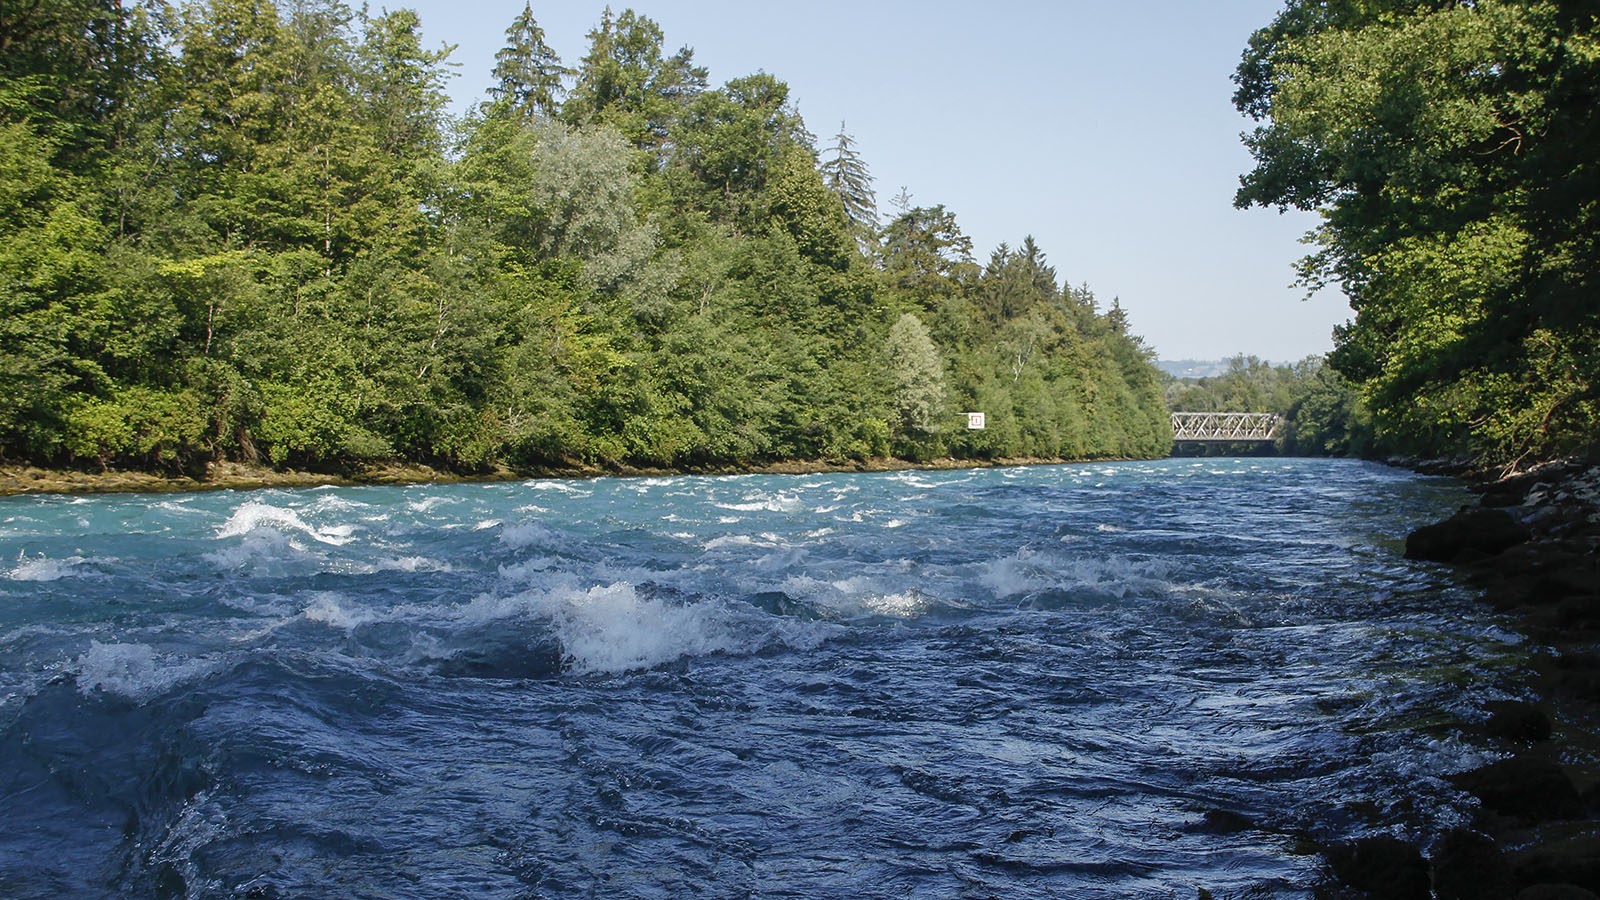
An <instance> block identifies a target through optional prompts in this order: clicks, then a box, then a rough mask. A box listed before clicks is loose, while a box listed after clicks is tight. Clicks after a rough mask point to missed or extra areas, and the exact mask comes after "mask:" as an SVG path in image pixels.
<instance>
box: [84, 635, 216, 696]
mask: <svg viewBox="0 0 1600 900" xmlns="http://www.w3.org/2000/svg"><path fill="white" fill-rule="evenodd" d="M215 668H216V664H215V663H213V662H209V661H206V660H199V659H186V658H175V657H172V656H167V655H163V654H159V653H157V652H156V650H155V648H154V647H151V646H149V645H147V644H102V643H100V642H99V641H90V642H89V649H88V650H87V651H85V652H84V653H83V655H81V656H79V657H78V658H77V659H76V660H74V661H73V662H72V664H71V665H70V666H69V670H70V671H71V672H72V673H73V674H74V675H75V676H76V677H77V681H78V691H79V693H81V694H83V695H84V696H85V697H89V696H93V695H94V692H95V691H101V692H103V693H107V694H115V695H117V696H120V697H125V698H127V699H129V700H133V701H135V702H137V703H145V702H148V701H149V700H152V699H154V698H156V697H158V696H160V695H161V694H164V693H166V692H167V691H169V690H171V689H172V688H174V687H177V686H178V685H179V684H182V683H184V682H187V681H192V680H194V679H196V678H199V677H202V676H204V675H206V674H207V673H209V672H211V671H213V670H214V669H215Z"/></svg>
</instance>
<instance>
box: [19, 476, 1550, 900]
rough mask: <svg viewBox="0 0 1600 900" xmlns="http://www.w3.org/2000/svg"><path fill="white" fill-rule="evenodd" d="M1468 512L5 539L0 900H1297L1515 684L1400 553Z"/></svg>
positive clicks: (648, 522) (1307, 502)
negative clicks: (676, 899)
mask: <svg viewBox="0 0 1600 900" xmlns="http://www.w3.org/2000/svg"><path fill="white" fill-rule="evenodd" d="M1460 493H1461V492H1460V489H1459V488H1458V487H1457V486H1455V485H1454V484H1452V483H1450V482H1446V481H1441V480H1431V479H1424V478H1418V477H1415V476H1412V475H1409V474H1406V473H1402V472H1398V471H1394V470H1388V469H1384V468H1381V467H1375V466H1369V465H1365V464H1360V463H1353V462H1329V461H1284V460H1170V461H1161V462H1150V463H1125V464H1094V465H1082V466H1055V467H1039V468H1028V469H1001V470H969V471H959V472H905V473H890V474H883V475H840V474H829V475H811V476H739V477H733V478H694V477H672V478H650V479H636V480H618V479H599V480H593V481H581V482H569V481H538V482H530V483H526V484H521V485H512V484H492V485H448V486H412V487H404V488H389V487H382V488H337V489H317V490H307V491H284V490H270V491H259V492H249V493H235V492H226V491H225V492H217V493H210V494H196V495H188V496H183V497H176V498H174V497H165V498H152V497H141V496H107V497H94V498H70V499H67V498H10V499H7V500H3V501H0V526H3V527H0V728H3V729H4V734H3V736H0V754H3V758H0V785H3V787H0V796H4V797H5V798H6V799H5V805H6V811H7V820H8V827H7V828H5V829H4V830H3V831H0V894H3V895H5V896H8V897H9V896H17V897H46V896H60V895H80V896H122V895H135V896H157V895H171V894H188V895H191V896H223V895H233V894H243V893H248V892H251V891H254V892H256V893H257V894H259V895H262V896H271V895H274V894H277V895H283V896H330V897H332V896H349V895H394V894H404V895H407V896H438V897H450V896H460V895H462V894H473V895H480V894H481V895H489V896H527V895H529V894H530V892H532V893H533V894H537V895H551V896H561V895H567V894H590V893H596V894H604V895H607V896H640V897H659V896H675V895H680V894H687V893H691V892H693V893H696V894H704V895H711V896H745V895H760V896H818V895H822V896H829V895H832V896H839V895H855V896H903V895H908V894H915V895H925V896H956V895H968V894H971V895H1003V896H1063V895H1070V896H1083V897H1095V896H1103V897H1120V896H1141V895H1143V896H1167V895H1171V896H1192V895H1193V893H1194V891H1195V889H1196V888H1198V887H1206V888H1208V889H1210V890H1213V891H1216V892H1218V893H1219V894H1221V893H1225V892H1238V891H1242V890H1245V889H1248V888H1250V887H1252V886H1254V887H1258V888H1260V889H1263V890H1276V891H1281V892H1282V893H1284V894H1287V895H1295V894H1298V893H1301V892H1303V891H1304V890H1305V888H1306V885H1307V883H1308V881H1309V880H1310V879H1311V878H1312V877H1313V876H1314V862H1315V861H1314V859H1313V858H1309V857H1305V856H1301V855H1297V854H1296V852H1295V845H1296V836H1297V835H1300V834H1302V833H1304V832H1306V831H1308V830H1309V831H1312V832H1314V833H1316V834H1318V835H1319V836H1323V837H1340V836H1347V835H1353V834H1358V833H1365V832H1371V831H1391V832H1397V833H1413V834H1425V833H1431V832H1432V831H1433V830H1434V829H1437V828H1439V827H1442V826H1444V825H1447V824H1449V823H1450V822H1451V821H1454V820H1455V818H1457V817H1459V816H1461V815H1462V814H1463V810H1464V808H1465V807H1464V805H1463V801H1462V800H1461V798H1460V797H1459V796H1457V795H1456V794H1455V793H1454V791H1453V790H1452V789H1451V788H1450V787H1449V785H1448V784H1447V783H1446V782H1445V781H1444V778H1443V776H1445V775H1447V774H1448V773H1450V772H1452V771H1456V770H1459V769H1462V768H1465V767H1468V766H1470V765H1472V764H1474V763H1475V762H1477V761H1478V757H1479V751H1477V750H1475V749H1474V748H1471V747H1468V746H1464V745H1460V744H1458V743H1456V742H1453V741H1451V740H1448V739H1444V738H1440V737H1438V735H1441V734H1444V733H1446V730H1445V729H1442V728H1440V727H1439V726H1440V725H1442V724H1444V723H1446V722H1448V721H1449V720H1451V719H1452V717H1457V716H1465V715H1470V705H1469V704H1470V702H1471V701H1473V700H1474V699H1481V698H1476V697H1473V696H1470V695H1468V694H1466V693H1464V691H1465V690H1466V689H1463V688H1462V687H1461V685H1463V684H1492V683H1493V678H1487V679H1485V678H1479V677H1476V675H1478V674H1482V673H1485V672H1491V673H1492V671H1493V670H1495V669H1496V668H1498V667H1503V666H1507V665H1511V664H1514V662H1515V660H1516V659H1517V656H1518V653H1519V652H1520V650H1519V648H1518V647H1516V645H1515V641H1514V640H1513V639H1511V638H1510V637H1508V636H1507V635H1505V634H1503V633H1502V632H1500V631H1498V630H1497V629H1496V628H1495V627H1494V625H1493V623H1492V622H1490V621H1488V620H1486V619H1485V618H1484V617H1483V616H1482V614H1481V613H1479V612H1478V611H1477V610H1476V609H1475V608H1474V607H1473V606H1472V605H1471V604H1470V603H1468V602H1467V598H1466V597H1465V596H1464V595H1463V594H1462V592H1461V591H1460V590H1458V589H1457V588H1456V587H1455V586H1454V585H1452V584H1451V583H1450V582H1449V581H1448V580H1447V579H1445V578H1444V577H1443V576H1442V574H1441V573H1440V572H1438V571H1436V570H1433V569H1429V568H1425V567H1418V566H1414V565H1412V564H1409V563H1406V562H1404V561H1403V560H1401V559H1400V558H1399V556H1398V552H1397V546H1398V544H1397V542H1398V541H1399V539H1400V537H1401V536H1402V535H1403V534H1404V533H1405V532H1406V530H1407V529H1408V528H1409V527H1412V526H1414V525H1415V524H1417V523H1419V522H1421V521H1425V520H1428V519H1430V518H1434V517H1437V516H1438V515H1439V514H1441V513H1442V512H1445V511H1447V510H1449V509H1450V508H1453V506H1454V505H1455V504H1457V503H1458V502H1459V501H1460ZM1469 674H1473V677H1468V675H1469ZM1473 690H1481V691H1487V690H1490V689H1489V688H1477V689H1473Z"/></svg>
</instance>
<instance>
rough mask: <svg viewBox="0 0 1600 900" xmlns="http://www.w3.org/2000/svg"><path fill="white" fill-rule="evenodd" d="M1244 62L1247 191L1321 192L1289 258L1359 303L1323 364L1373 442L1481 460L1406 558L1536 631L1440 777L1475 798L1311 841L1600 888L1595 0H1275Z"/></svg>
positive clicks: (1516, 880)
mask: <svg viewBox="0 0 1600 900" xmlns="http://www.w3.org/2000/svg"><path fill="white" fill-rule="evenodd" d="M1237 80H1238V84H1239V91H1238V94H1237V95H1236V97H1235V100H1236V103H1237V105H1238V107H1239V109H1240V110H1241V111H1243V112H1245V113H1247V114H1250V115H1252V116H1254V117H1256V118H1257V119H1259V120H1261V122H1262V123H1263V124H1262V125H1261V127H1259V128H1258V129H1256V130H1255V131H1254V132H1253V134H1251V135H1249V136H1247V143H1248V144H1249V146H1250V149H1251V150H1252V152H1253V153H1254V155H1255V158H1256V162H1257V165H1256V167H1255V169H1254V170H1253V171H1252V172H1250V173H1249V174H1248V175H1246V176H1245V178H1244V182H1243V187H1242V188H1241V190H1240V191H1239V194H1238V203H1239V205H1241V206H1246V205H1252V204H1258V205H1263V206H1276V207H1279V208H1280V209H1282V208H1288V207H1295V208H1299V209H1305V210H1315V211H1318V212H1320V213H1321V215H1322V224H1321V225H1320V227H1319V228H1317V229H1316V230H1315V231H1314V232H1313V234H1312V235H1311V239H1312V241H1313V242H1314V246H1315V248H1316V249H1315V252H1314V253H1313V254H1312V255H1311V256H1309V257H1308V258H1307V259H1306V260H1305V261H1304V262H1303V263H1302V266H1301V273H1302V276H1303V278H1304V281H1305V282H1306V284H1307V285H1308V286H1311V287H1315V286H1317V285H1320V284H1322V283H1324V282H1327V281H1338V282H1339V283H1340V284H1341V285H1342V286H1343V288H1344V290H1345V292H1346V294H1347V295H1348V296H1349V298H1350V302H1351V305H1352V307H1353V308H1354V309H1355V310H1356V317H1355V320H1354V321H1353V322H1351V323H1349V324H1348V325H1346V326H1344V327H1343V328H1341V329H1340V330H1339V331H1338V333H1337V334H1336V336H1335V337H1336V347H1335V350H1334V352H1333V354H1332V355H1331V357H1330V359H1329V365H1330V366H1331V368H1332V369H1334V370H1335V371H1337V372H1338V373H1340V375H1341V376H1342V377H1344V378H1346V379H1348V380H1349V381H1350V382H1351V383H1353V384H1354V385H1355V387H1356V390H1357V392H1358V395H1359V399H1360V400H1361V405H1362V406H1363V407H1364V408H1365V409H1366V410H1369V411H1370V413H1369V414H1370V416H1371V423H1372V429H1373V434H1374V435H1375V436H1376V439H1377V440H1378V441H1380V442H1382V443H1383V444H1384V445H1386V446H1387V447H1388V448H1390V449H1391V450H1394V451H1399V452H1405V453H1412V454H1419V455H1426V456H1432V457H1442V458H1445V459H1448V460H1451V461H1452V463H1451V464H1450V465H1449V466H1447V467H1446V468H1447V470H1449V471H1456V472H1459V471H1461V470H1463V469H1468V470H1476V471H1477V472H1478V473H1479V474H1480V475H1481V476H1486V477H1485V479H1484V480H1483V481H1482V483H1480V484H1478V485H1477V490H1479V491H1480V492H1481V494H1482V497H1481V498H1480V501H1479V502H1478V503H1477V504H1474V505H1472V506H1469V507H1466V508H1464V509H1463V510H1462V511H1461V512H1460V513H1458V514H1457V515H1456V516H1454V517H1452V518H1451V519H1449V520H1447V521H1445V522H1442V523H1439V524H1438V525H1434V526H1429V527H1426V528H1423V529H1420V530H1418V531H1417V532H1416V533H1414V534H1412V535H1411V537H1410V538H1409V539H1408V541H1407V555H1408V556H1411V557H1413V558H1417V559H1425V560H1436V561H1440V562H1447V563H1452V564H1454V565H1455V566H1457V567H1458V568H1459V569H1460V571H1461V572H1462V573H1463V574H1464V575H1465V576H1466V577H1467V578H1469V579H1470V581H1471V583H1472V584H1474V585H1476V586H1478V587H1481V588H1483V590H1484V592H1485V599H1486V600H1487V601H1488V602H1489V603H1491V604H1492V605H1493V606H1494V607H1495V608H1496V609H1497V610H1498V611H1500V612H1502V613H1505V614H1506V615H1507V620H1508V622H1510V623H1511V624H1513V625H1514V626H1515V627H1516V628H1518V629H1519V630H1520V631H1522V632H1523V633H1525V634H1526V635H1528V636H1529V637H1530V638H1531V639H1532V640H1531V642H1530V645H1529V658H1528V663H1527V666H1526V668H1525V670H1524V671H1522V672H1520V673H1519V674H1518V675H1517V676H1516V678H1515V680H1516V681H1517V682H1520V683H1513V684H1510V685H1507V686H1506V687H1507V689H1508V690H1509V691H1510V693H1511V695H1512V696H1511V699H1507V700H1505V701H1502V702H1499V703H1495V704H1490V705H1489V706H1488V707H1487V708H1486V709H1485V710H1483V721H1482V722H1481V724H1480V725H1479V726H1478V728H1477V729H1476V730H1477V734H1476V737H1477V738H1478V739H1480V740H1487V741H1489V742H1491V745H1492V746H1493V748H1494V749H1495V750H1496V751H1498V752H1499V753H1501V754H1503V758H1501V759H1498V760H1497V761H1495V762H1493V763H1490V764H1489V765H1486V766H1483V767H1480V768H1477V769H1474V770H1471V771H1467V772H1462V773H1458V774H1455V775H1453V776H1451V779H1452V780H1453V781H1455V782H1456V783H1457V784H1458V785H1459V786H1460V787H1461V788H1462V789H1463V790H1465V791H1467V792H1468V793H1470V794H1472V795H1474V796H1475V797H1477V799H1478V802H1479V807H1478V809H1477V810H1476V813H1475V815H1474V816H1473V818H1472V820H1471V821H1470V822H1468V823H1463V824H1462V825H1461V826H1460V827H1457V828H1453V829H1450V830H1448V831H1446V832H1444V833H1442V834H1424V835H1421V836H1420V837H1421V839H1422V840H1421V844H1422V847H1420V848H1419V847H1418V846H1416V845H1415V843H1408V842H1405V841H1402V840H1400V839H1398V838H1397V837H1395V836H1394V835H1393V834H1392V833H1376V834H1372V835H1369V836H1367V837H1364V838H1361V839H1359V840H1357V841H1354V842H1352V843H1348V844H1342V845H1339V846H1333V847H1328V848H1325V855H1326V858H1327V860H1328V862H1329V866H1330V870H1331V872H1332V874H1333V876H1334V879H1335V880H1337V881H1338V882H1339V883H1340V884H1341V885H1342V886H1343V888H1347V889H1350V890H1352V891H1354V892H1356V893H1355V895H1356V896H1372V897H1406V898H1412V897H1415V898H1426V897H1435V896H1436V897H1441V898H1484V900H1488V898H1504V897H1518V898H1524V900H1532V898H1535V897H1573V898H1583V897H1590V898H1593V897H1595V896H1597V894H1600V866H1597V865H1596V860H1597V859H1600V827H1597V825H1596V822H1597V819H1600V764H1597V760H1600V755H1597V753H1596V751H1595V748H1596V747H1597V746H1600V728H1597V723H1600V563H1597V560H1600V554H1597V549H1600V467H1595V466H1594V465H1593V464H1592V463H1593V461H1594V459H1595V456H1596V450H1597V440H1600V389H1597V385H1596V376H1597V374H1600V304H1597V303H1596V302H1595V298H1596V296H1597V291H1600V241H1597V238H1596V235H1597V234H1600V228H1597V224H1600V222H1597V218H1600V155H1597V154H1596V152H1595V148H1596V147H1597V146H1600V104H1596V103H1595V96H1596V93H1597V91H1600V7H1597V6H1596V4H1594V3H1591V2H1504V0H1482V2H1476V3H1439V2H1382V3H1316V2H1305V0H1291V2H1289V3H1287V4H1286V5H1285V7H1284V9H1283V11H1282V12H1280V13H1279V15H1278V16H1277V18H1276V19H1275V20H1274V21H1273V22H1272V23H1271V24H1270V25H1269V26H1267V27H1266V28H1263V29H1261V30H1260V31H1258V32H1257V33H1256V34H1255V35H1254V37H1253V38H1252V39H1251V41H1250V45H1249V48H1248V50H1247V51H1246V53H1245V56H1244V60H1243V63H1242V64H1241V66H1240V68H1239V70H1238V78H1237ZM1560 457H1566V459H1565V460H1561V461H1555V462H1551V460H1555V459H1557V458H1560ZM1497 474H1498V475H1499V476H1500V477H1499V478H1498V479H1497V478H1495V475H1497ZM1423 850H1426V851H1427V858H1426V859H1424V856H1423V853H1422V852H1421V851H1423ZM1329 892H1330V893H1332V895H1335V896H1344V895H1346V894H1345V893H1343V892H1341V891H1340V889H1337V888H1332V889H1330V891H1329Z"/></svg>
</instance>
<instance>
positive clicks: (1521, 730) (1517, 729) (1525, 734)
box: [1483, 700, 1550, 743]
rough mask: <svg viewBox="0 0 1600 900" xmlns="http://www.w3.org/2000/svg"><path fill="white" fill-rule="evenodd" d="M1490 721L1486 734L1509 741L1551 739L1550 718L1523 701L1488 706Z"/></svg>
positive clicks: (1485, 730)
mask: <svg viewBox="0 0 1600 900" xmlns="http://www.w3.org/2000/svg"><path fill="white" fill-rule="evenodd" d="M1486 708H1487V709H1488V711H1489V721H1488V722H1487V723H1485V724H1484V726H1483V730H1484V733H1485V734H1487V735H1489V736H1490V737H1497V738H1502V739H1504V740H1508V741H1526V742H1529V743H1533V742H1536V741H1546V740H1549V739H1550V717H1549V716H1547V715H1545V714H1544V711H1543V710H1541V709H1539V707H1537V706H1534V705H1533V704H1532V703H1528V702H1526V701H1523V700H1501V701H1498V702H1495V703H1489V704H1486Z"/></svg>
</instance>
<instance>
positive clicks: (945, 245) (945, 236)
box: [880, 199, 975, 310]
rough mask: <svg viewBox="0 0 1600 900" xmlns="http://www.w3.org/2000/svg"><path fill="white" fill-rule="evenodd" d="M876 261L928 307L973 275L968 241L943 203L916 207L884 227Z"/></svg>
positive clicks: (893, 280) (892, 280) (891, 279)
mask: <svg viewBox="0 0 1600 900" xmlns="http://www.w3.org/2000/svg"><path fill="white" fill-rule="evenodd" d="M908 202H909V199H908ZM880 264H881V266H882V268H883V272H884V275H885V276H886V277H887V278H888V280H889V283H890V284H891V285H893V286H894V287H896V288H899V289H900V290H902V291H904V292H905V293H907V294H909V295H911V296H914V297H916V298H918V299H919V301H920V302H921V303H922V304H923V305H924V307H925V308H928V309H930V310H931V309H933V308H935V307H936V305H937V302H938V301H939V299H941V298H945V297H950V296H954V295H956V294H958V293H959V292H960V290H961V283H962V281H963V280H964V279H966V278H969V277H971V276H972V275H973V273H974V269H975V266H974V265H973V262H972V239H971V238H969V237H967V236H966V235H965V234H963V233H962V231H961V227H960V226H959V225H957V224H956V217H955V214H954V213H952V212H950V211H949V210H946V209H945V208H944V206H942V205H940V206H934V207H920V206H919V207H914V208H911V209H907V210H905V211H904V212H902V213H901V214H900V215H898V216H896V217H895V218H894V220H893V221H891V222H890V223H889V225H888V227H886V228H885V229H884V235H883V248H882V250H881V257H880Z"/></svg>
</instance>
